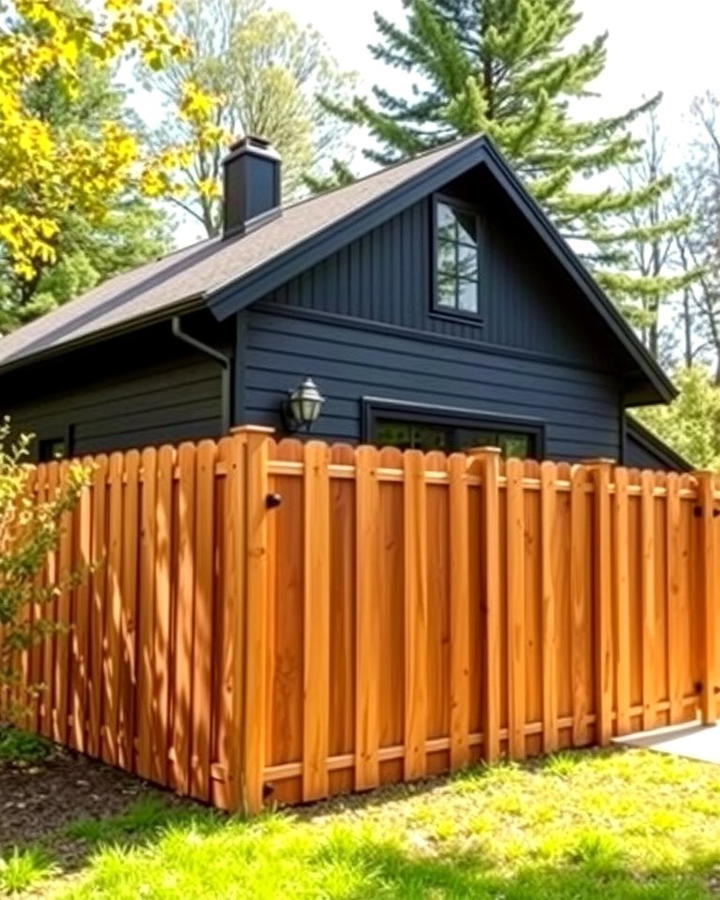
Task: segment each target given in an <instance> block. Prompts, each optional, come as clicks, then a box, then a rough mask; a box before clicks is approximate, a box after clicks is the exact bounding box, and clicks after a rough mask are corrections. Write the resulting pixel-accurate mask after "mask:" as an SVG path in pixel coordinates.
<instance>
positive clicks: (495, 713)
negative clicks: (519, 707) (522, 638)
mask: <svg viewBox="0 0 720 900" xmlns="http://www.w3.org/2000/svg"><path fill="white" fill-rule="evenodd" d="M470 455H471V456H473V457H474V458H476V459H479V460H480V467H481V473H482V538H481V540H482V542H483V556H484V559H485V570H484V583H483V588H484V591H483V593H484V599H485V604H484V606H485V632H484V638H485V642H484V643H485V646H484V647H483V654H482V655H483V661H484V665H483V681H484V690H482V691H481V696H482V697H483V698H484V700H485V703H484V709H483V711H482V712H483V715H482V729H483V749H484V751H485V759H486V760H487V761H488V762H494V761H495V760H496V759H497V758H498V756H499V755H500V491H499V487H498V482H499V477H500V448H499V447H477V448H473V449H472V450H470Z"/></svg>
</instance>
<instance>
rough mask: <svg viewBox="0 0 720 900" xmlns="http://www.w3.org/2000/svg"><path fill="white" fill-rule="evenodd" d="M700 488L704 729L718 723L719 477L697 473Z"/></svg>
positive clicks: (706, 472) (702, 700) (711, 473)
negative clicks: (716, 557)
mask: <svg viewBox="0 0 720 900" xmlns="http://www.w3.org/2000/svg"><path fill="white" fill-rule="evenodd" d="M693 475H694V477H695V478H696V479H697V484H698V509H699V518H700V541H699V544H700V553H701V557H702V558H701V564H700V603H701V610H702V626H703V627H702V693H701V698H700V713H701V717H702V722H703V725H714V724H715V722H716V721H717V700H716V697H715V691H716V681H717V659H716V640H715V633H716V628H717V616H718V613H717V602H716V601H717V597H716V594H717V585H716V582H715V536H714V534H713V532H714V527H713V521H714V519H715V473H714V472H708V471H699V472H694V473H693Z"/></svg>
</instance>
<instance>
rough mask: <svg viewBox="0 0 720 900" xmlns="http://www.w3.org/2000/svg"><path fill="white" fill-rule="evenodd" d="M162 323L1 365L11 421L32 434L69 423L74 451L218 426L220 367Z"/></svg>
mask: <svg viewBox="0 0 720 900" xmlns="http://www.w3.org/2000/svg"><path fill="white" fill-rule="evenodd" d="M169 330H170V325H169V323H163V324H162V326H155V327H153V328H150V329H147V331H146V332H139V333H136V334H134V335H127V336H125V337H122V338H116V339H114V340H112V341H108V342H106V343H105V344H104V345H96V346H93V347H88V348H86V349H84V350H76V351H75V352H73V353H70V354H68V355H66V356H64V357H62V358H61V359H58V360H56V361H48V362H47V363H45V364H43V365H38V366H36V367H33V369H31V370H30V371H21V372H18V373H12V372H10V373H8V374H6V375H5V376H4V378H3V380H2V382H0V391H2V393H3V394H4V395H5V397H6V398H7V397H10V398H11V402H10V403H9V404H8V403H5V404H4V405H3V408H2V413H3V414H10V416H11V418H12V424H13V428H14V429H16V430H18V431H20V430H22V431H31V432H33V433H34V434H36V435H37V438H38V442H39V441H41V440H44V439H48V438H55V437H64V436H65V434H66V430H67V428H68V426H70V427H71V428H72V432H73V441H72V452H73V453H74V454H85V453H100V452H104V451H108V450H121V449H124V448H130V447H143V446H145V445H152V444H159V443H165V442H170V443H175V442H178V441H182V440H196V439H198V438H202V437H218V436H219V435H220V433H221V399H220V395H221V392H220V367H219V366H218V364H217V363H215V362H213V361H212V360H210V359H209V358H207V357H205V356H203V355H202V354H200V353H196V352H194V351H193V350H191V348H189V347H186V346H185V345H184V344H182V343H181V342H180V341H178V340H177V339H175V338H173V337H172V336H171V335H170V333H169Z"/></svg>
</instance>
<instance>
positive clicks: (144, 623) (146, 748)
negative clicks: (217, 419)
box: [136, 447, 157, 778]
mask: <svg viewBox="0 0 720 900" xmlns="http://www.w3.org/2000/svg"><path fill="white" fill-rule="evenodd" d="M141 468H142V497H141V501H140V539H139V543H140V547H139V553H140V561H139V570H140V571H139V595H138V648H137V654H138V686H137V704H136V705H137V772H138V775H141V776H142V777H143V778H151V777H152V774H153V768H152V716H153V652H154V649H155V634H154V632H155V532H156V521H157V517H156V516H157V508H156V506H157V450H156V449H155V448H154V447H148V448H147V449H145V450H143V452H142V457H141Z"/></svg>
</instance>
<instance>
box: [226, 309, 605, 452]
mask: <svg viewBox="0 0 720 900" xmlns="http://www.w3.org/2000/svg"><path fill="white" fill-rule="evenodd" d="M246 316H247V320H246V321H247V328H246V330H245V342H246V343H245V349H244V354H243V356H244V359H245V367H244V370H243V373H244V386H243V394H244V406H245V410H244V418H245V421H248V422H253V423H257V424H266V425H272V426H274V427H276V428H278V429H282V422H281V417H280V409H281V404H282V400H283V397H284V396H286V393H287V391H288V389H290V388H293V387H294V386H295V385H296V384H297V382H298V381H299V380H300V379H301V378H302V377H303V376H305V375H311V376H312V377H313V378H315V379H316V381H317V383H318V386H319V388H320V390H321V391H322V393H323V394H324V395H325V397H326V398H327V402H326V404H325V406H324V408H323V412H322V416H321V418H320V420H319V422H318V423H317V425H316V427H315V429H314V432H313V433H314V434H316V435H317V437H320V438H327V439H332V440H339V441H343V440H347V441H352V442H355V441H359V440H363V439H364V437H365V436H364V435H363V434H362V421H361V412H362V398H363V397H364V396H372V397H383V398H388V399H394V400H398V401H406V402H415V403H424V404H432V405H436V406H444V407H456V408H462V409H466V410H467V409H473V410H477V411H478V412H485V413H500V414H503V415H515V416H522V417H533V418H539V419H542V420H543V421H544V423H545V455H546V456H548V457H554V458H557V459H566V460H567V459H578V458H582V457H588V456H598V455H606V456H613V457H617V456H618V453H619V446H620V416H619V390H620V389H619V384H618V381H617V379H616V378H615V377H613V376H612V375H607V374H601V373H598V372H596V371H592V370H588V369H585V368H582V367H579V366H570V365H562V364H560V363H557V362H552V361H547V360H542V359H538V358H530V357H529V356H528V357H523V356H522V355H521V354H515V355H507V354H504V353H502V352H499V351H492V350H489V349H482V348H480V347H479V346H478V347H475V346H473V345H472V344H471V343H470V342H463V343H462V344H460V343H459V342H453V341H445V340H443V339H439V338H437V337H435V336H431V335H427V334H426V335H423V334H422V333H420V332H418V333H417V334H413V333H411V332H409V331H408V332H401V331H400V330H399V329H390V328H388V329H386V330H383V329H382V327H375V328H373V329H372V330H371V329H367V330H365V329H363V327H362V325H361V324H360V323H358V322H353V321H351V320H349V319H345V320H343V319H340V318H335V319H333V318H332V317H330V316H325V317H323V318H322V319H320V318H316V317H313V316H310V315H307V314H303V313H302V312H296V311H293V310H291V309H285V310H282V309H278V308H277V307H275V308H272V309H271V308H270V307H265V308H263V307H262V306H257V307H255V308H253V309H251V310H249V311H248V312H247V313H246Z"/></svg>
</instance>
